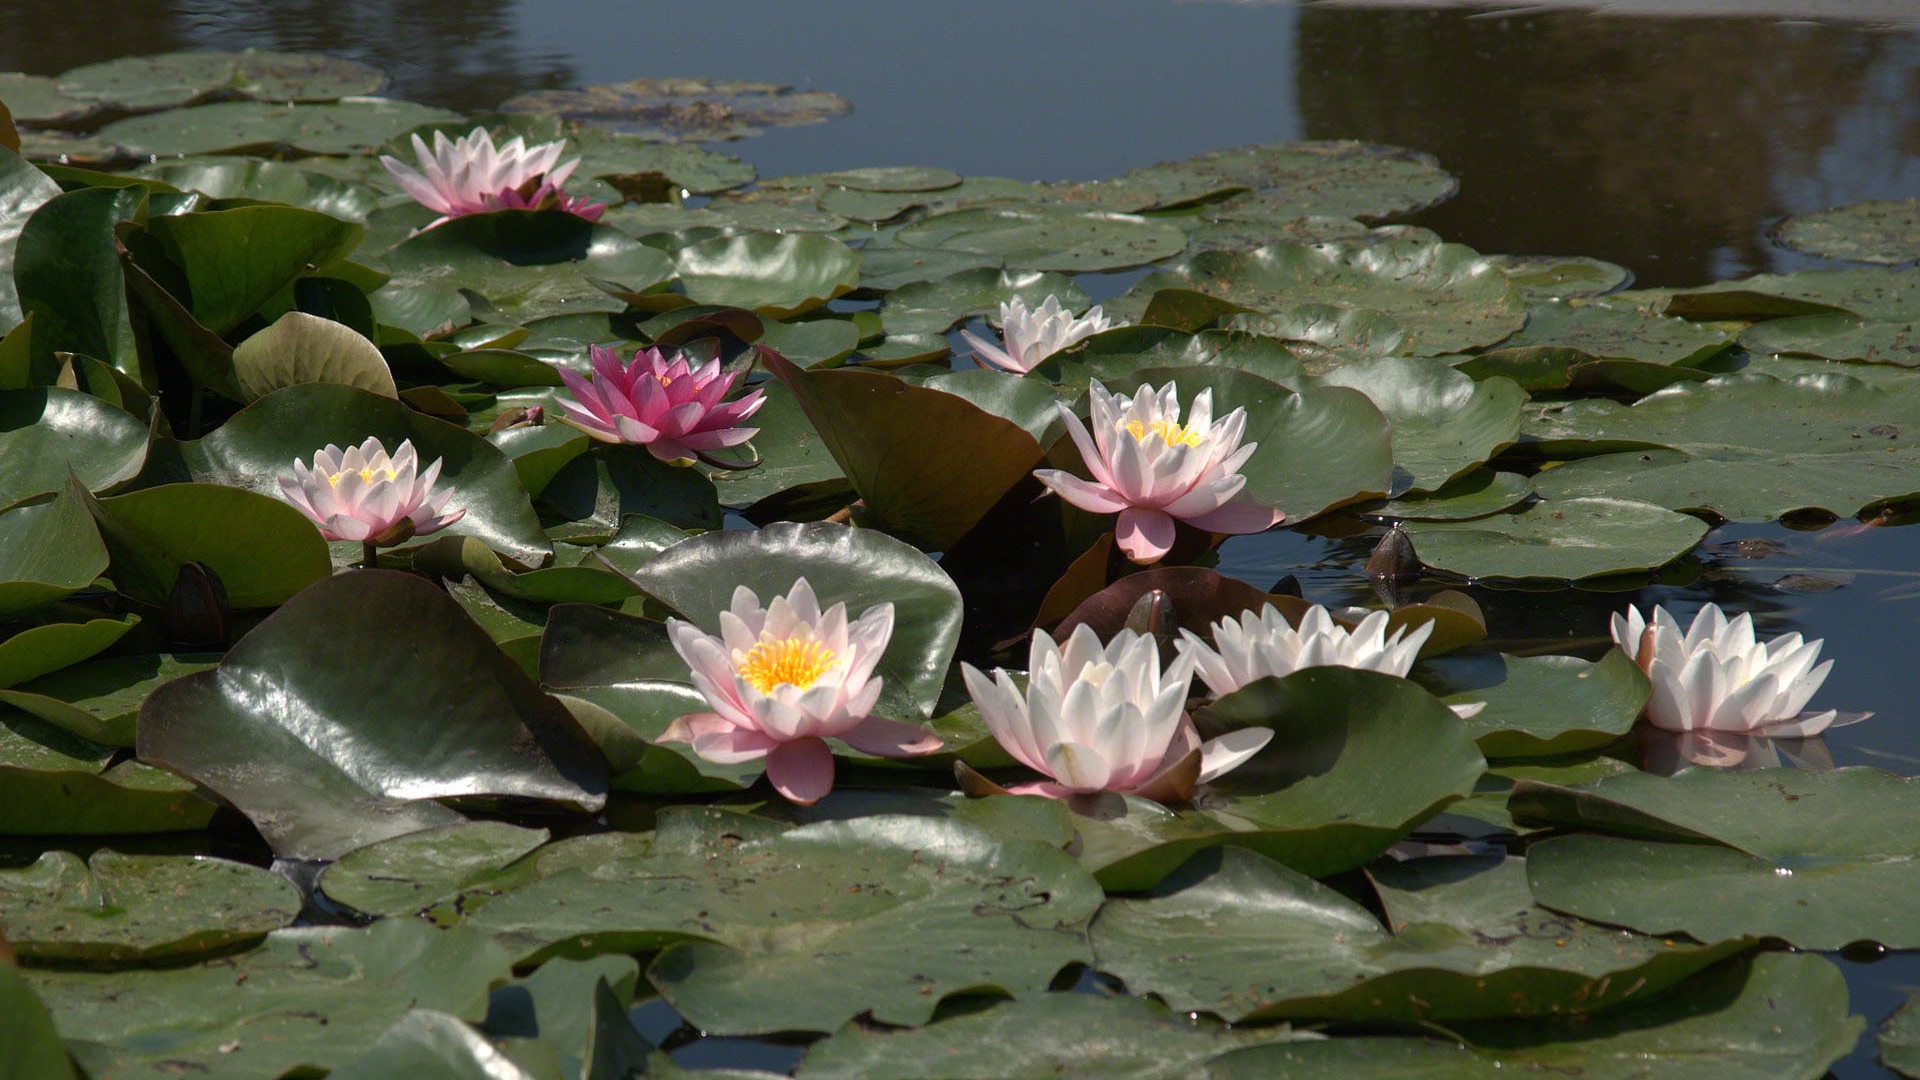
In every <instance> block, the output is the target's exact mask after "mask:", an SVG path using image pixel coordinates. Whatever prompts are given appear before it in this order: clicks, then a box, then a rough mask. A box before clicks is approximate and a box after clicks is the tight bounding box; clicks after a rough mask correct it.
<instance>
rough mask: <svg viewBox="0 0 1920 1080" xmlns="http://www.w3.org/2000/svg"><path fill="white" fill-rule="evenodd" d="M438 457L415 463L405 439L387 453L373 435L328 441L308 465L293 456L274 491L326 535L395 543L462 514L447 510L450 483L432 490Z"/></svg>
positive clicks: (379, 544)
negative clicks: (344, 444)
mask: <svg viewBox="0 0 1920 1080" xmlns="http://www.w3.org/2000/svg"><path fill="white" fill-rule="evenodd" d="M441 460H442V459H440V458H435V459H434V460H433V464H431V465H428V466H427V467H426V468H425V469H421V468H420V467H419V466H420V459H419V455H418V454H417V453H416V452H415V451H414V449H413V441H412V440H411V439H409V440H406V441H403V442H401V444H400V448H399V449H398V450H395V451H394V452H393V455H392V456H391V457H389V456H388V454H387V448H386V446H385V445H383V444H382V443H381V442H380V440H379V439H368V440H367V441H366V442H363V443H361V444H360V445H359V446H352V447H348V448H347V449H345V450H342V449H340V448H339V447H338V446H334V445H333V444H331V443H329V444H327V447H326V448H325V449H324V450H320V451H317V452H316V453H315V454H314V455H313V467H312V468H311V469H309V468H308V467H307V465H306V463H305V462H304V461H300V460H297V459H296V460H295V461H294V463H293V475H292V476H291V477H286V476H283V477H280V493H281V494H282V495H284V496H286V499H287V501H288V502H290V503H292V504H293V505H294V506H295V507H297V508H298V509H299V511H300V512H301V513H303V514H305V515H307V517H308V518H309V519H311V520H312V521H313V523H314V524H315V525H318V526H319V527H320V535H321V536H324V537H326V538H327V539H329V540H350V541H354V542H357V543H362V544H368V545H372V546H376V547H384V546H386V545H389V544H399V543H403V542H405V541H407V540H409V539H411V538H413V537H416V536H425V535H427V534H428V533H432V532H438V531H440V530H441V529H444V528H446V527H447V526H449V525H451V524H453V523H454V522H456V521H459V520H460V519H461V517H463V516H464V515H465V514H466V510H464V509H461V510H454V511H452V512H451V513H449V512H448V511H447V503H448V502H449V501H450V500H452V498H453V489H452V488H443V489H441V490H440V491H437V492H436V491H434V490H433V486H434V482H435V481H436V480H438V479H439V478H440V462H441Z"/></svg>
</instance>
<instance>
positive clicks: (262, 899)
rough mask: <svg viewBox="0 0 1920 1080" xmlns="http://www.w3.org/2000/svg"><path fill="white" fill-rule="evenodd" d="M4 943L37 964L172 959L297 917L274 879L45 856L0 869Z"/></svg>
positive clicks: (172, 859)
mask: <svg viewBox="0 0 1920 1080" xmlns="http://www.w3.org/2000/svg"><path fill="white" fill-rule="evenodd" d="M0 904H4V905H5V907H6V911H7V941H8V943H9V944H11V945H12V946H13V948H14V950H15V951H16V953H18V954H19V955H21V956H24V957H26V958H27V959H29V960H38V961H41V962H49V961H53V962H66V963H72V962H76V961H85V962H89V963H103V962H104V963H114V964H125V963H128V962H151V961H155V960H175V959H179V958H183V957H189V956H195V955H198V954H201V953H209V952H217V951H223V950H226V949H230V948H232V947H234V946H236V945H242V944H245V943H247V942H248V941H249V940H250V939H252V940H257V939H259V938H261V937H264V936H266V934H267V932H268V931H270V930H278V929H280V928H281V927H283V926H286V925H287V924H288V923H291V922H292V921H293V917H294V916H295V915H297V914H299V913H300V890H298V889H296V888H294V886H293V883H292V882H290V881H288V880H287V879H286V878H283V877H281V876H279V875H278V874H274V873H270V872H268V871H266V870H262V869H260V868H258V867H254V866H248V865H246V864H245V863H237V862H228V861H226V860H224V859H210V858H198V857H193V856H175V855H122V854H119V853H118V852H115V851H110V850H102V851H99V852H96V853H95V854H94V855H93V857H92V858H90V859H88V860H85V861H82V860H81V859H80V858H79V856H77V855H74V854H72V853H71V852H66V851H49V852H47V853H46V854H44V855H42V856H40V859H39V861H37V862H35V863H34V864H33V865H32V866H29V867H25V868H23V869H19V870H0Z"/></svg>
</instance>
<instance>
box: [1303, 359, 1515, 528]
mask: <svg viewBox="0 0 1920 1080" xmlns="http://www.w3.org/2000/svg"><path fill="white" fill-rule="evenodd" d="M1314 381H1315V382H1316V383H1318V384H1319V385H1321V386H1345V387H1350V388H1352V389H1355V390H1358V391H1360V392H1361V393H1363V394H1365V395H1367V398H1368V400H1370V401H1372V402H1373V404H1374V407H1375V408H1377V409H1379V410H1380V412H1381V413H1382V414H1384V415H1385V416H1386V418H1387V421H1388V422H1389V423H1390V424H1392V425H1393V471H1394V485H1393V488H1394V493H1395V494H1404V493H1405V492H1407V491H1410V490H1411V491H1437V490H1439V489H1440V488H1441V487H1442V486H1444V485H1445V484H1446V483H1447V482H1448V481H1450V480H1452V479H1453V478H1454V477H1456V476H1459V475H1461V474H1462V473H1465V472H1467V471H1468V470H1470V469H1472V468H1474V467H1475V466H1477V465H1480V464H1481V463H1483V462H1485V461H1486V460H1487V459H1488V458H1491V457H1492V456H1493V455H1495V454H1496V453H1499V452H1500V451H1501V450H1502V449H1504V448H1505V447H1507V446H1510V445H1512V443H1513V441H1514V438H1515V437H1516V436H1517V435H1518V434H1519V432H1520V411H1521V406H1523V405H1524V404H1525V403H1526V400H1527V395H1526V392H1525V391H1523V390H1521V389H1520V387H1519V385H1518V384H1516V383H1514V382H1513V381H1512V380H1510V379H1501V378H1497V377H1496V378H1491V379H1485V380H1482V381H1479V382H1475V381H1474V380H1473V379H1471V378H1469V377H1468V376H1466V375H1462V374H1461V373H1459V372H1457V371H1455V370H1453V369H1452V368H1450V367H1448V366H1447V365H1445V364H1442V363H1440V362H1438V361H1436V360H1424V359H1419V358H1415V357H1410V356H1384V357H1380V358H1378V359H1374V360H1361V361H1357V362H1355V363H1351V364H1345V365H1342V366H1341V367H1338V368H1335V369H1334V370H1332V371H1330V372H1328V373H1327V374H1325V375H1321V376H1319V377H1318V378H1316V379H1315V380H1314Z"/></svg>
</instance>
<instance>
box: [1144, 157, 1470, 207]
mask: <svg viewBox="0 0 1920 1080" xmlns="http://www.w3.org/2000/svg"><path fill="white" fill-rule="evenodd" d="M1121 179H1123V180H1129V181H1133V182H1136V183H1144V184H1147V185H1149V186H1151V187H1153V188H1155V189H1157V190H1159V191H1160V192H1161V205H1162V206H1172V205H1178V204H1180V203H1181V202H1183V201H1193V200H1196V199H1205V198H1207V197H1208V196H1210V195H1213V194H1215V193H1224V192H1227V191H1231V190H1232V189H1234V188H1248V189H1251V190H1250V191H1249V192H1248V194H1245V195H1241V196H1238V197H1236V198H1233V199H1229V200H1227V201H1225V202H1222V203H1217V204H1214V205H1213V206H1210V207H1209V208H1208V209H1209V210H1214V209H1218V210H1221V211H1226V212H1232V211H1236V210H1243V209H1244V208H1248V207H1257V208H1258V209H1259V210H1260V212H1261V213H1262V214H1264V215H1266V216H1269V217H1272V218H1276V219H1282V220H1284V219H1288V218H1300V217H1305V216H1307V215H1310V214H1316V215H1321V216H1326V217H1346V218H1384V217H1392V216H1395V215H1398V214H1404V213H1408V212H1410V211H1413V210H1418V209H1420V208H1422V207H1426V206H1431V205H1433V204H1434V203H1437V202H1440V201H1441V200H1443V199H1446V198H1447V197H1448V196H1450V195H1452V194H1453V193H1454V191H1455V190H1457V189H1458V188H1459V182H1458V181H1456V180H1455V179H1454V178H1453V177H1452V176H1449V175H1448V174H1447V173H1446V172H1445V171H1444V170H1442V169H1441V168H1440V164H1439V162H1437V161H1435V160H1434V159H1433V157H1432V156H1431V155H1428V154H1423V153H1419V152H1417V151H1413V150H1405V149H1402V148H1400V147H1397V146H1384V145H1380V144H1377V143H1363V142H1354V141H1351V140H1328V141H1315V142H1290V143H1269V144H1266V145H1261V146H1237V147H1232V148H1230V149H1225V150H1213V151H1209V152H1207V153H1205V154H1201V155H1199V156H1198V157H1192V158H1188V159H1186V160H1185V161H1174V162H1163V163H1161V164H1159V165H1149V166H1147V167H1146V168H1144V169H1134V170H1132V171H1131V172H1128V173H1125V174H1124V175H1123V176H1122V177H1121Z"/></svg>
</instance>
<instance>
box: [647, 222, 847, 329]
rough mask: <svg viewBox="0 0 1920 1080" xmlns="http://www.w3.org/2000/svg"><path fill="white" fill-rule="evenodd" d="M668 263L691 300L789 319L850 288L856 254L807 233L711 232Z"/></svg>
mask: <svg viewBox="0 0 1920 1080" xmlns="http://www.w3.org/2000/svg"><path fill="white" fill-rule="evenodd" d="M674 264H675V266H676V268H677V270H678V272H679V275H680V282H681V284H682V285H683V286H684V287H685V289H686V293H687V298H688V299H690V300H691V301H692V302H694V303H696V304H715V305H718V306H721V307H740V308H749V309H751V310H753V311H756V312H759V313H760V314H762V315H768V316H771V317H773V318H776V319H790V318H793V317H794V316H795V315H798V314H801V313H802V312H806V311H811V310H813V309H814V308H817V307H819V306H820V305H821V304H824V303H826V302H827V301H828V300H832V299H833V298H835V297H837V296H841V295H844V294H846V293H849V292H852V291H853V287H854V284H855V282H857V281H859V279H860V255H859V253H857V252H855V251H854V250H852V249H851V248H849V247H847V245H845V244H842V243H841V242H840V241H838V240H834V239H831V238H829V237H825V236H815V235H811V234H807V233H788V234H784V235H783V234H776V233H748V234H746V235H744V236H717V237H714V238H713V239H711V240H703V241H701V242H699V243H697V244H691V245H688V246H687V247H684V248H681V249H680V251H679V253H678V254H677V255H676V256H675V257H674Z"/></svg>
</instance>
